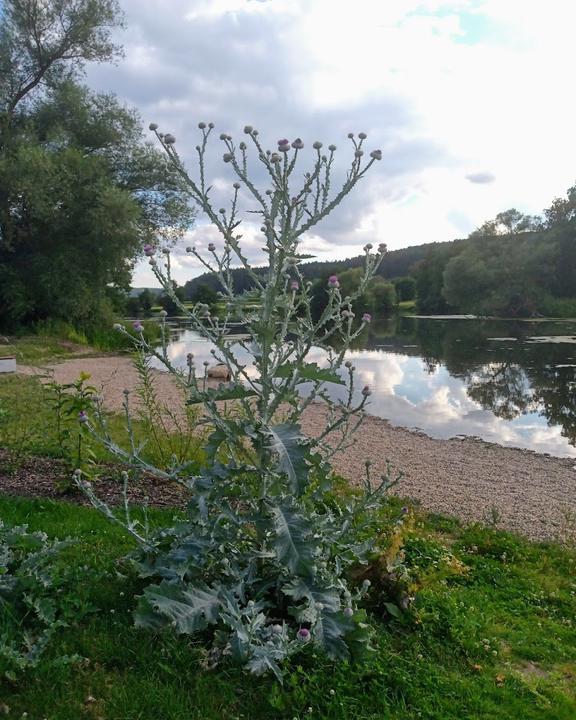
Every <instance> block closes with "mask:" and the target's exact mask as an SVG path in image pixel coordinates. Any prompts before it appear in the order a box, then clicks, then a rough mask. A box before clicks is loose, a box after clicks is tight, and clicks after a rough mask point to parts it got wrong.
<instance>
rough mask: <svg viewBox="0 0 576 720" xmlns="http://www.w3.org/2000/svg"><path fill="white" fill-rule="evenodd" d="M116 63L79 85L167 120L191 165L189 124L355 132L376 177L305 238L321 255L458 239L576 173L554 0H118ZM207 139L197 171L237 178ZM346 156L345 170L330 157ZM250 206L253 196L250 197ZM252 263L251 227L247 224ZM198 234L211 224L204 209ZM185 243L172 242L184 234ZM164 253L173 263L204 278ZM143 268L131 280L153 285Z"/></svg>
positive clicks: (561, 18)
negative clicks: (378, 151)
mask: <svg viewBox="0 0 576 720" xmlns="http://www.w3.org/2000/svg"><path fill="white" fill-rule="evenodd" d="M121 5H122V7H123V8H124V10H125V12H126V16H127V23H128V28H127V30H126V31H123V32H121V33H120V34H119V38H118V39H119V40H120V41H121V42H122V43H123V44H124V47H125V50H126V57H125V59H124V60H123V61H122V62H121V63H120V64H119V65H118V66H117V67H111V66H98V67H92V68H90V69H89V72H88V82H89V84H90V85H91V86H92V87H94V88H95V89H98V90H101V91H106V92H109V91H114V92H116V93H117V94H118V95H119V96H120V97H121V98H123V99H124V100H125V101H126V102H127V103H128V104H129V105H131V106H135V107H136V108H138V109H139V111H140V113H141V115H142V118H143V120H144V121H145V123H146V125H147V124H148V123H149V122H150V121H152V120H154V121H156V122H159V123H160V125H161V126H162V128H164V129H166V130H167V131H168V130H169V131H171V132H174V133H175V135H176V136H177V138H178V146H179V148H180V152H181V154H182V156H183V157H184V158H188V159H189V166H190V168H191V169H192V170H193V157H194V152H193V148H194V146H195V145H196V143H197V129H196V126H197V123H198V122H199V121H200V120H205V121H210V120H211V121H213V122H215V123H216V126H217V128H218V129H219V130H224V131H226V132H229V133H230V134H238V135H239V134H240V133H241V129H242V127H243V126H244V124H246V123H250V124H253V125H254V126H255V127H258V128H259V130H260V132H261V136H262V138H263V139H264V140H265V142H266V143H267V144H268V146H269V147H272V146H273V145H274V144H275V141H276V139H277V138H279V137H288V138H294V137H297V136H298V137H302V138H303V139H304V141H305V142H306V143H307V145H308V147H310V146H311V144H312V142H313V141H314V140H316V139H320V140H322V141H324V142H325V143H330V142H334V143H336V144H337V145H338V146H339V147H344V146H345V137H346V134H347V133H348V132H349V131H355V132H358V131H365V132H367V133H368V135H369V146H370V148H372V147H380V148H382V151H383V154H384V158H383V160H382V162H381V163H380V164H379V166H378V169H377V172H375V173H373V174H372V177H371V178H370V179H369V180H368V181H367V182H366V183H364V185H363V187H362V190H361V191H359V192H357V193H356V195H355V196H354V197H351V198H350V199H349V202H348V203H347V204H346V205H345V206H344V207H342V208H341V210H339V211H338V213H337V214H336V215H335V216H334V217H333V218H332V219H331V220H329V221H328V222H327V223H326V224H325V225H324V226H320V227H319V228H318V231H317V233H316V234H315V235H312V236H309V237H308V238H306V241H305V242H306V249H307V250H309V251H310V252H313V253H315V254H316V255H317V256H318V257H319V258H321V259H325V258H335V257H346V256H350V255H353V254H356V252H357V251H358V248H360V247H361V246H362V245H363V244H364V243H365V242H366V241H367V240H370V241H372V242H374V243H378V242H386V243H387V244H388V246H389V247H390V248H391V249H396V248H399V247H405V246H407V245H412V244H417V243H421V242H432V241H443V240H451V239H453V238H455V237H462V236H465V235H467V234H468V233H469V232H470V231H471V230H473V229H474V228H475V227H477V226H478V225H480V224H481V223H482V222H483V221H484V220H486V219H488V218H490V217H493V216H494V215H495V214H496V213H497V212H499V211H501V210H504V209H507V208H509V207H517V208H518V209H519V210H523V211H525V212H530V213H534V212H539V211H541V210H542V208H543V207H545V206H547V205H548V204H549V203H550V201H551V200H552V198H553V197H555V196H558V195H561V194H563V193H564V192H565V191H566V189H567V188H568V187H570V186H571V185H572V184H574V180H575V177H576V157H575V155H576V146H575V145H574V144H573V143H572V142H571V138H572V136H573V128H574V127H575V123H576V109H575V107H574V106H575V105H576V104H575V103H574V102H573V99H572V97H571V87H572V56H573V50H572V43H573V41H572V29H573V27H574V22H575V20H576V6H575V5H574V4H573V3H569V2H565V1H564V0H548V1H547V2H546V3H536V2H526V1H523V2H521V1H520V0H454V2H442V1H437V0H395V1H394V2H383V1H382V0H355V2H353V3H349V2H335V1H334V0H267V1H266V0H264V1H262V0H121ZM220 157H221V150H220V148H219V147H218V143H216V146H215V148H214V161H213V162H212V163H211V164H210V167H209V171H210V174H211V175H212V177H213V179H214V181H215V184H216V186H217V187H221V188H227V187H228V186H229V185H230V184H231V182H232V179H231V178H230V177H228V176H227V169H228V168H227V167H226V166H223V165H222V163H221V162H220ZM342 168H343V166H342ZM246 207H247V209H248V207H249V206H248V205H247V206H246ZM245 238H246V243H247V252H248V254H249V256H250V258H251V259H252V260H254V261H258V258H259V248H260V246H261V241H260V240H259V238H258V237H257V229H256V228H254V227H251V226H250V225H248V226H247V228H246V229H245ZM191 239H192V240H193V242H194V243H195V244H196V245H197V246H199V247H202V246H203V245H206V244H207V243H208V242H210V241H213V240H214V236H213V234H212V232H211V230H210V228H207V227H206V226H205V225H204V224H203V223H201V222H199V223H198V224H197V226H196V228H195V230H194V231H193V233H192V238H191ZM189 243H190V238H188V239H186V240H184V241H183V245H186V244H189ZM199 271H200V270H199V268H198V267H197V266H196V265H195V264H194V261H193V260H192V259H190V258H188V257H186V256H184V255H179V256H178V257H177V258H176V276H177V278H178V279H179V280H181V281H183V280H185V279H187V278H188V277H190V276H192V275H194V274H198V272H199ZM153 284H154V283H153V281H152V278H151V276H150V274H149V272H148V268H147V267H146V266H145V265H144V264H142V265H140V266H139V267H138V269H137V273H136V277H135V285H153Z"/></svg>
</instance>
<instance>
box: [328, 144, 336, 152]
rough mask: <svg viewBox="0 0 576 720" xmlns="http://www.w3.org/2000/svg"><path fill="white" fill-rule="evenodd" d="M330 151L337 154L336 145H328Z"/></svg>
mask: <svg viewBox="0 0 576 720" xmlns="http://www.w3.org/2000/svg"><path fill="white" fill-rule="evenodd" d="M328 150H330V152H335V150H336V145H328Z"/></svg>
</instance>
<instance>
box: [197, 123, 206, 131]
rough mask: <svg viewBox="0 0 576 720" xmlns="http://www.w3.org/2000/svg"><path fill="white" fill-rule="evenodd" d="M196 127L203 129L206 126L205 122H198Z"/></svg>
mask: <svg viewBox="0 0 576 720" xmlns="http://www.w3.org/2000/svg"><path fill="white" fill-rule="evenodd" d="M198 127H199V128H200V130H204V128H205V127H206V123H205V122H199V123H198Z"/></svg>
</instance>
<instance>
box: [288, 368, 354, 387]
mask: <svg viewBox="0 0 576 720" xmlns="http://www.w3.org/2000/svg"><path fill="white" fill-rule="evenodd" d="M295 369H297V370H298V375H299V378H300V379H299V381H298V382H299V383H300V382H317V383H325V382H329V383H335V384H336V385H346V383H345V382H344V380H343V379H342V378H341V377H340V375H338V373H337V372H335V371H333V370H330V369H329V368H321V367H320V366H319V365H318V364H317V363H303V364H300V365H295V364H294V363H286V364H284V365H282V367H280V368H278V370H277V371H276V377H277V378H290V377H292V373H293V372H294V370H295Z"/></svg>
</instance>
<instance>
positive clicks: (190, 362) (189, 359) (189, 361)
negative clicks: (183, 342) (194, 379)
mask: <svg viewBox="0 0 576 720" xmlns="http://www.w3.org/2000/svg"><path fill="white" fill-rule="evenodd" d="M193 361H194V354H193V353H188V355H186V362H187V364H188V367H191V366H192V365H193V364H194V363H193Z"/></svg>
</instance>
